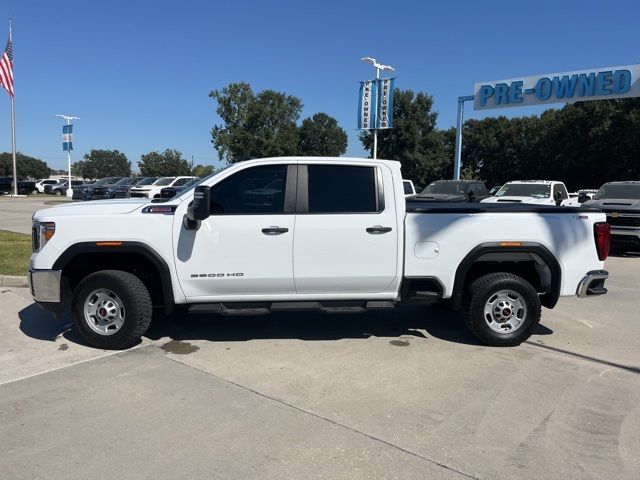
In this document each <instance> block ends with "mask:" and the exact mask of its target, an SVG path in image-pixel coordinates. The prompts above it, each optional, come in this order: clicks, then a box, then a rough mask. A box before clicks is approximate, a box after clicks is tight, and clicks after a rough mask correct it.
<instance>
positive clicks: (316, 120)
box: [298, 113, 347, 157]
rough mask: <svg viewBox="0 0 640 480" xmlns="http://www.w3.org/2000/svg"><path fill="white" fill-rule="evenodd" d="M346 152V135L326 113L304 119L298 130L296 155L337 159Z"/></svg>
mask: <svg viewBox="0 0 640 480" xmlns="http://www.w3.org/2000/svg"><path fill="white" fill-rule="evenodd" d="M346 151H347V134H346V132H345V131H344V130H343V129H342V128H340V126H339V125H338V121H337V120H336V119H335V118H333V117H331V116H330V115H327V114H326V113H316V114H315V115H314V116H313V117H310V118H305V119H304V120H303V121H302V125H301V126H300V130H299V143H298V155H307V156H318V157H339V156H340V155H342V154H343V153H344V152H346Z"/></svg>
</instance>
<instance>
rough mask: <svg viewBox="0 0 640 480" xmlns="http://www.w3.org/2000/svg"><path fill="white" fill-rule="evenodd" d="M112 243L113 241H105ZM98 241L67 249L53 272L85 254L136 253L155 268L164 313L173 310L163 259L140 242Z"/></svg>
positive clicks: (169, 276) (169, 283)
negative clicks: (103, 242)
mask: <svg viewBox="0 0 640 480" xmlns="http://www.w3.org/2000/svg"><path fill="white" fill-rule="evenodd" d="M105 242H108V243H113V241H105ZM99 243H101V242H100V241H95V242H79V243H75V244H73V245H71V246H70V247H68V248H67V249H66V250H65V251H64V252H62V254H61V255H60V256H59V257H58V259H57V260H56V261H55V263H54V264H53V267H52V268H53V270H64V268H65V267H66V266H67V265H68V264H69V262H71V260H73V259H74V258H75V257H76V256H77V255H80V254H86V253H95V254H98V255H99V254H103V253H136V254H139V255H141V256H143V257H144V258H145V259H147V260H148V261H149V262H151V264H152V265H153V266H154V267H155V268H156V270H157V271H158V274H159V276H160V285H161V287H162V298H163V305H164V309H165V312H166V313H167V314H168V313H170V312H171V311H172V310H173V305H174V301H173V287H172V282H171V270H169V266H168V265H167V262H165V260H164V258H162V257H161V256H160V255H159V254H158V252H156V251H155V250H154V249H153V248H151V247H150V246H149V245H147V244H145V243H142V242H125V241H123V242H119V241H118V242H117V243H120V244H119V245H108V246H101V245H98V244H99Z"/></svg>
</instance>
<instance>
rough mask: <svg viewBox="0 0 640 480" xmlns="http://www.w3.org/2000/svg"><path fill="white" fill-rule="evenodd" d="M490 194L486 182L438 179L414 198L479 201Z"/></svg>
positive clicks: (436, 200)
mask: <svg viewBox="0 0 640 480" xmlns="http://www.w3.org/2000/svg"><path fill="white" fill-rule="evenodd" d="M488 196H489V195H488V194H487V187H485V185H484V182H480V181H478V180H436V181H435V182H431V183H430V184H429V185H427V186H426V187H425V189H424V190H422V191H421V192H420V193H419V194H418V195H416V196H415V197H414V198H415V199H416V200H425V201H433V202H479V201H480V200H482V199H484V198H487V197H488Z"/></svg>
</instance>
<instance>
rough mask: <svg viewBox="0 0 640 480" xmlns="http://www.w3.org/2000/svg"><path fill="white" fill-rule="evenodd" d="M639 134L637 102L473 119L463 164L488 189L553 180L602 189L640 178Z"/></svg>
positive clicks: (587, 104) (582, 104)
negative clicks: (611, 183) (517, 182)
mask: <svg viewBox="0 0 640 480" xmlns="http://www.w3.org/2000/svg"><path fill="white" fill-rule="evenodd" d="M451 132H452V133H451V134H454V131H453V130H451ZM638 132H640V99H638V98H630V99H623V100H599V101H591V102H577V103H570V104H567V105H565V106H564V107H562V108H560V109H550V110H546V111H545V112H543V113H542V115H540V116H530V117H516V118H510V119H509V118H506V117H504V116H500V117H492V118H485V119H484V120H468V121H467V122H465V125H464V137H463V138H464V141H463V151H462V166H463V168H464V169H469V170H465V171H466V172H467V171H468V172H473V174H474V175H476V176H478V178H481V179H483V180H485V182H486V184H487V186H488V187H491V186H494V185H500V184H502V183H504V182H507V181H509V180H515V179H522V180H533V179H548V180H562V181H564V182H565V183H566V184H567V187H568V188H569V190H577V189H579V188H598V187H599V186H600V185H602V184H603V183H604V182H607V181H612V180H632V179H637V178H638V177H640V135H638ZM447 135H450V134H449V133H447Z"/></svg>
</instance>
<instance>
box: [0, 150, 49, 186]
mask: <svg viewBox="0 0 640 480" xmlns="http://www.w3.org/2000/svg"><path fill="white" fill-rule="evenodd" d="M16 171H17V173H18V179H19V180H22V179H25V178H33V179H39V178H48V177H49V175H50V174H51V169H50V168H49V166H48V165H47V164H46V163H45V162H43V161H42V160H39V159H37V158H33V157H30V156H28V155H23V154H22V153H20V152H18V153H16ZM0 176H1V177H13V156H12V155H11V153H8V152H4V153H0Z"/></svg>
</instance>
